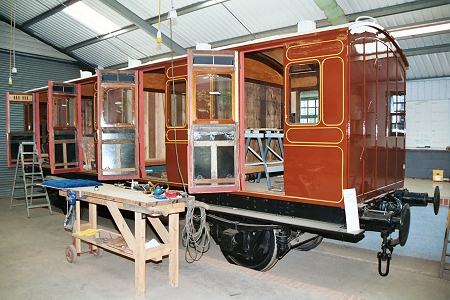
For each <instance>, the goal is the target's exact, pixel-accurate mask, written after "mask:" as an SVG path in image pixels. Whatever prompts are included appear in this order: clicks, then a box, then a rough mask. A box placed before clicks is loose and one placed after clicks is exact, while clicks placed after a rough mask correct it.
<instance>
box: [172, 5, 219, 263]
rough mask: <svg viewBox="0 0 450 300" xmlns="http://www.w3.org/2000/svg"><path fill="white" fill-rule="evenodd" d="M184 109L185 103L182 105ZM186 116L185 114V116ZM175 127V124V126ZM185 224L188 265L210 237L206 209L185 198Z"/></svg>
mask: <svg viewBox="0 0 450 300" xmlns="http://www.w3.org/2000/svg"><path fill="white" fill-rule="evenodd" d="M171 4H172V10H173V9H174V6H173V0H171ZM172 19H173V18H169V27H170V28H169V29H170V50H171V52H170V55H171V60H170V66H171V78H172V92H171V94H170V100H171V101H172V97H175V100H176V99H177V98H176V96H177V95H176V93H175V80H174V67H175V66H174V62H173V61H174V56H173V52H174V51H173V23H172V21H173V20H172ZM187 100H188V95H187V93H186V102H187ZM184 107H185V108H186V103H185V105H184ZM185 116H186V114H185ZM185 122H186V123H187V118H186V117H185ZM176 125H177V124H176ZM176 127H177V126H175V128H174V129H173V130H174V139H175V143H174V145H175V158H176V161H177V170H178V174H179V176H180V179H181V184H182V185H183V191H184V195H187V191H186V185H185V183H184V177H183V173H182V172H181V167H180V158H179V153H178V139H177V128H176ZM196 208H197V209H198V210H199V211H200V214H199V215H196V214H195V209H196ZM185 220H186V223H185V225H184V227H183V231H182V233H181V238H182V242H183V246H184V247H186V251H185V255H184V259H185V260H186V262H188V263H193V262H195V261H198V260H199V259H200V258H202V256H203V254H204V253H206V252H207V251H208V250H209V247H210V241H211V236H210V234H209V228H208V225H207V222H206V209H205V208H204V207H199V206H197V204H196V201H195V199H193V198H189V197H188V198H187V199H186V219H185Z"/></svg>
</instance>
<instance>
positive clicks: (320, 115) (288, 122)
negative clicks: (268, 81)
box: [285, 60, 323, 126]
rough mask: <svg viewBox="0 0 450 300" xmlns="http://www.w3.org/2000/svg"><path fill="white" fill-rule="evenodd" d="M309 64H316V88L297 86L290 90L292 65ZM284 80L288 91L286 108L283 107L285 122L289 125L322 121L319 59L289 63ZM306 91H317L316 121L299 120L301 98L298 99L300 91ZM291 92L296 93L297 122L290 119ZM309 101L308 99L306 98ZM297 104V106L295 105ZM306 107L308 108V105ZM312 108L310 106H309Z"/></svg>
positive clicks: (320, 63) (310, 124)
mask: <svg viewBox="0 0 450 300" xmlns="http://www.w3.org/2000/svg"><path fill="white" fill-rule="evenodd" d="M311 64H315V65H317V66H318V72H319V74H318V76H316V77H317V80H318V82H317V85H316V87H317V88H310V87H308V88H299V89H297V90H292V88H291V85H292V84H291V78H292V77H291V71H290V70H291V68H292V67H294V66H299V65H311ZM286 75H287V76H286V82H287V93H288V101H287V103H286V105H285V106H286V108H285V113H286V116H285V119H286V123H287V124H288V125H289V126H318V125H319V124H320V123H321V122H322V109H323V101H322V62H321V61H319V60H307V61H300V62H293V63H290V64H289V65H287V66H286ZM306 91H317V92H318V97H317V101H318V106H317V107H316V109H318V113H317V122H315V123H300V120H301V100H300V95H301V93H302V92H306ZM292 92H296V93H297V99H296V102H297V103H296V112H297V111H298V122H292V121H291V105H292ZM307 101H310V100H307ZM297 106H298V107H297ZM308 108H310V107H309V106H308ZM311 108H312V107H311ZM309 118H310V117H309V115H308V117H307V119H309Z"/></svg>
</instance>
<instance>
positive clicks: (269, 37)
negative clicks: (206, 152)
mask: <svg viewBox="0 0 450 300" xmlns="http://www.w3.org/2000/svg"><path fill="white" fill-rule="evenodd" d="M356 23H357V24H358V25H371V26H374V25H376V26H375V27H378V28H380V29H383V30H384V28H383V27H382V26H381V25H379V24H378V23H374V22H368V21H358V22H351V23H346V24H341V25H335V26H327V27H322V28H319V29H316V30H311V31H307V32H293V33H286V34H279V35H272V36H268V37H264V38H259V39H254V40H251V41H246V42H241V43H235V44H230V45H226V46H221V47H217V48H213V49H212V50H227V49H231V48H236V47H241V46H247V45H253V44H258V43H262V42H268V41H275V40H279V39H285V38H290V37H295V36H302V35H307V34H311V33H317V32H323V31H329V30H334V29H340V28H349V27H350V26H352V25H353V24H356ZM186 56H187V55H186V54H184V55H179V56H174V57H173V59H180V58H184V57H186ZM170 60H172V57H165V58H161V59H157V60H152V61H149V62H146V63H144V64H140V65H138V66H134V67H125V68H121V69H119V70H134V69H139V68H142V67H145V66H151V65H153V64H157V63H162V62H166V61H170Z"/></svg>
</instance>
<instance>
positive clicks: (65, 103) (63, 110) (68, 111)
mask: <svg viewBox="0 0 450 300" xmlns="http://www.w3.org/2000/svg"><path fill="white" fill-rule="evenodd" d="M53 105H54V109H53V125H54V127H56V128H64V127H74V126H75V112H76V107H75V97H55V100H54V103H53Z"/></svg>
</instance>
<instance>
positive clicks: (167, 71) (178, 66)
mask: <svg viewBox="0 0 450 300" xmlns="http://www.w3.org/2000/svg"><path fill="white" fill-rule="evenodd" d="M181 67H186V74H185V75H179V76H169V70H171V69H173V70H172V75H173V73H175V71H174V70H175V69H176V68H181ZM185 76H187V64H183V65H177V66H173V67H172V66H170V67H168V68H167V70H166V77H167V78H169V79H174V78H179V77H185Z"/></svg>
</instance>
